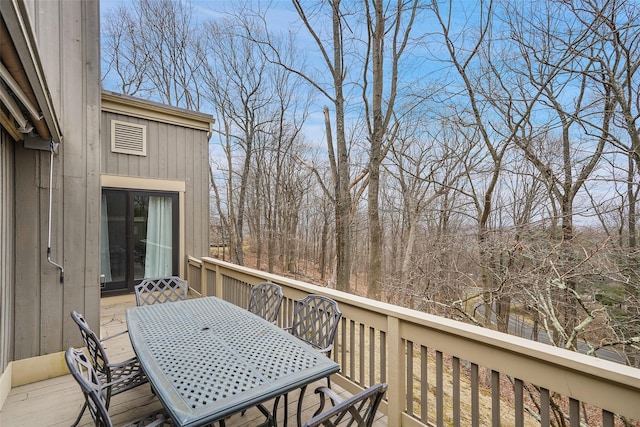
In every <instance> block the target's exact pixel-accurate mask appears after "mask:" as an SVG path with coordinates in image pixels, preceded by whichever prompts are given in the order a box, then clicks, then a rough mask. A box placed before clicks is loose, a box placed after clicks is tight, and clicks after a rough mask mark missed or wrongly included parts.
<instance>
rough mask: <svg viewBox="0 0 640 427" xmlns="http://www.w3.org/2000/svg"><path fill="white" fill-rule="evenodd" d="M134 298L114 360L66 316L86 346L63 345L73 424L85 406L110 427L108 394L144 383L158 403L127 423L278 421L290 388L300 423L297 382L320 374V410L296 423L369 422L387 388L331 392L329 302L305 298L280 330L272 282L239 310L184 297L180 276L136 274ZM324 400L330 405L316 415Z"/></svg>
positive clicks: (82, 324)
mask: <svg viewBox="0 0 640 427" xmlns="http://www.w3.org/2000/svg"><path fill="white" fill-rule="evenodd" d="M135 297H136V307H131V308H128V309H126V314H125V316H126V325H127V331H123V332H122V333H128V335H129V338H130V341H131V344H132V347H133V349H134V351H135V354H136V356H134V357H132V358H129V359H127V360H125V361H122V362H118V363H114V362H110V359H109V356H108V354H107V352H106V350H105V348H104V346H103V341H102V340H101V339H100V338H98V336H97V334H96V333H95V332H93V331H92V330H91V328H90V326H89V325H88V324H87V322H86V321H85V319H84V318H83V317H82V315H81V314H80V313H77V312H76V311H73V312H72V313H71V317H72V318H73V320H74V322H75V323H76V324H77V325H78V327H79V329H80V333H81V334H82V337H83V340H84V343H85V349H86V351H85V350H84V349H81V348H73V347H70V348H69V349H68V350H67V351H66V353H65V359H66V363H67V366H68V368H69V370H70V372H71V374H72V376H73V378H74V379H75V380H76V382H77V383H78V385H79V386H80V389H81V390H82V393H83V394H84V396H85V403H84V405H83V407H82V409H81V410H80V413H79V415H78V418H77V419H76V421H75V422H74V424H73V426H75V425H77V424H78V423H79V422H80V420H81V419H82V416H83V414H84V412H85V410H86V409H88V412H89V413H90V415H91V417H92V418H93V420H94V422H95V424H96V425H99V426H100V425H112V421H111V418H110V415H109V404H110V400H111V397H112V396H115V395H117V394H120V393H124V392H127V391H128V390H131V389H133V388H136V387H139V386H142V385H143V384H146V383H148V385H149V386H150V387H151V390H152V393H153V394H154V395H156V396H157V398H158V400H159V401H160V402H161V403H162V408H161V409H160V410H158V411H155V412H152V413H148V414H145V415H143V416H142V417H141V418H139V419H136V420H133V421H130V423H129V424H130V425H178V426H203V425H215V424H216V423H219V425H220V426H225V425H226V420H227V419H228V418H230V417H232V416H234V415H236V414H238V415H240V416H243V415H244V413H245V412H246V411H247V410H248V409H250V408H253V407H257V408H258V409H259V411H260V412H261V413H262V415H263V416H264V421H263V422H262V423H260V425H264V426H275V425H287V422H288V400H289V399H288V398H289V394H292V393H294V392H296V393H299V396H298V397H297V411H296V420H297V425H298V426H301V425H303V421H302V408H303V400H304V399H303V398H304V395H305V391H306V388H307V386H308V385H310V384H313V383H315V382H317V381H319V380H323V379H325V381H326V384H325V385H324V386H320V387H318V388H317V389H316V391H315V392H316V394H318V395H319V396H320V406H319V408H318V410H317V411H315V414H314V416H313V417H312V418H311V419H310V420H306V421H305V422H304V426H308V427H311V426H320V425H325V424H324V423H325V422H330V421H331V422H333V423H335V422H336V421H340V420H343V419H344V420H345V421H348V420H354V422H355V424H354V425H359V426H371V425H373V422H374V420H375V417H376V410H377V407H378V406H379V404H380V401H381V399H382V397H383V395H384V392H385V390H386V384H378V385H376V386H375V387H372V388H371V389H367V390H365V391H364V392H362V393H359V394H358V395H356V396H352V397H350V398H348V399H346V400H343V399H341V398H340V397H339V396H338V395H337V394H336V393H334V392H333V391H332V390H331V389H330V376H331V375H332V374H335V373H336V372H338V370H339V365H338V364H337V363H336V362H334V361H333V360H331V359H330V358H329V357H328V356H329V355H330V352H331V349H332V343H333V338H334V336H335V332H336V330H337V326H338V322H339V320H340V317H341V312H340V310H339V308H338V304H337V303H336V302H335V301H333V300H331V299H330V298H327V297H324V296H321V295H308V296H307V297H305V298H303V299H301V300H299V301H297V303H296V307H295V310H294V314H293V318H292V322H291V326H290V328H288V329H289V330H288V331H287V330H285V329H282V328H280V327H279V326H277V325H276V321H277V317H278V314H279V312H280V306H281V303H282V300H283V293H282V289H281V288H280V286H278V285H276V284H274V283H271V282H262V283H260V284H258V285H256V286H253V287H252V289H251V293H250V296H249V305H248V307H247V308H246V309H245V308H242V307H238V306H236V305H234V304H231V303H229V302H226V301H224V300H221V299H218V298H216V297H201V298H188V284H187V282H186V281H185V280H182V279H180V278H179V277H166V278H156V279H145V280H143V281H142V282H141V283H140V284H139V285H137V286H136V288H135ZM122 333H121V334H122ZM118 335H119V334H118ZM118 335H115V336H118ZM281 398H283V400H284V404H283V410H284V419H283V420H282V421H283V423H282V424H280V423H278V418H277V417H278V407H279V404H280V400H281ZM325 400H328V401H329V402H330V404H329V405H327V406H326V407H327V409H326V410H325V411H324V412H323V409H324V408H325V405H326V402H325ZM268 401H271V402H270V403H271V404H272V405H273V407H272V409H271V410H270V408H268V407H267V406H266V403H267V402H268Z"/></svg>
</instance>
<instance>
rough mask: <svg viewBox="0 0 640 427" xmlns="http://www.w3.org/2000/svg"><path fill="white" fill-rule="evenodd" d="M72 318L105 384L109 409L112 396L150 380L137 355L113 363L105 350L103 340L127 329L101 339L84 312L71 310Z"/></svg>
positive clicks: (105, 398)
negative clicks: (90, 325)
mask: <svg viewBox="0 0 640 427" xmlns="http://www.w3.org/2000/svg"><path fill="white" fill-rule="evenodd" d="M71 318H72V319H73V321H74V322H76V324H77V325H78V327H79V328H80V334H81V335H82V339H83V341H84V344H85V346H86V347H87V350H88V352H89V359H90V360H91V365H92V369H93V370H94V371H95V372H97V374H98V376H99V379H100V382H101V383H102V384H104V385H105V386H104V391H103V394H104V404H105V407H106V408H107V409H109V402H110V401H111V396H114V395H117V394H120V393H123V392H125V391H127V390H130V389H132V388H134V387H138V386H139V385H142V384H145V383H147V382H148V380H147V376H146V375H145V373H144V371H143V370H142V368H141V366H140V362H139V361H138V359H137V358H136V357H132V358H130V359H127V360H124V361H122V362H118V363H111V362H109V358H108V356H107V353H106V351H105V350H104V347H103V345H102V343H103V342H105V341H107V340H109V339H111V338H115V337H117V336H120V335H122V334H125V333H127V331H123V332H121V333H119V334H116V335H113V336H110V337H108V338H106V339H104V340H100V339H99V338H98V336H97V335H96V334H95V332H93V331H92V330H91V328H90V327H89V325H88V323H87V321H86V320H85V319H84V317H83V316H82V314H80V313H78V312H77V311H75V310H74V311H72V312H71ZM87 402H88V401H85V404H84V406H83V407H82V410H81V411H80V414H78V418H76V421H75V422H74V423H73V425H72V427H75V426H76V425H78V423H79V422H80V419H81V418H82V415H83V414H84V411H85V409H86V408H87Z"/></svg>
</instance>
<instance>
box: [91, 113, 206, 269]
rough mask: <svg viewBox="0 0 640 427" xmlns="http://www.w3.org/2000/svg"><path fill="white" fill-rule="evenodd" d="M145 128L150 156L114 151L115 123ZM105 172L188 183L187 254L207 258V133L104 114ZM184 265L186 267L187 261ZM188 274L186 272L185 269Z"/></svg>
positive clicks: (186, 190) (102, 146) (124, 116)
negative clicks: (112, 126) (112, 124)
mask: <svg viewBox="0 0 640 427" xmlns="http://www.w3.org/2000/svg"><path fill="white" fill-rule="evenodd" d="M112 120H118V121H123V122H128V123H135V124H139V125H144V126H146V128H147V155H146V156H138V155H131V154H122V153H113V152H111V121H112ZM101 126H102V129H103V132H102V135H101V138H102V144H101V156H102V173H103V174H106V175H119V176H126V177H135V178H151V179H159V180H172V181H181V182H184V183H185V194H184V199H185V212H184V216H185V218H184V224H185V226H184V236H182V238H183V239H184V245H185V246H184V249H185V255H192V256H196V257H200V256H207V255H208V248H209V225H208V224H209V169H208V168H209V144H208V138H207V134H206V132H204V131H202V130H198V129H192V128H189V127H183V126H178V125H174V124H168V123H161V122H157V121H152V120H147V119H141V118H138V117H132V116H127V115H122V114H116V113H111V112H103V113H102V123H101ZM180 264H181V265H182V266H183V267H184V268H186V264H187V260H186V259H181V260H180ZM185 271H186V270H185Z"/></svg>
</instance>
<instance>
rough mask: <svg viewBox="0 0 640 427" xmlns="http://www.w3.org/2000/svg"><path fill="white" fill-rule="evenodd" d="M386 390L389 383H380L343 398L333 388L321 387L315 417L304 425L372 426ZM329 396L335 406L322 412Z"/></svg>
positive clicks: (318, 391) (314, 426)
mask: <svg viewBox="0 0 640 427" xmlns="http://www.w3.org/2000/svg"><path fill="white" fill-rule="evenodd" d="M385 391H387V384H385V383H380V384H376V385H374V386H371V387H369V388H368V389H366V390H364V391H361V392H360V393H358V394H356V395H354V396H352V397H350V398H348V399H345V400H342V399H341V398H340V397H339V396H338V395H337V394H336V393H334V392H333V391H332V390H331V389H329V388H327V387H319V388H317V389H316V393H318V394H320V407H319V408H318V410H317V411H316V412H315V414H313V418H311V419H310V420H309V421H307V422H306V423H305V424H304V426H303V427H320V426H324V427H334V426H337V425H341V426H346V427H349V426H358V427H371V426H372V425H373V421H374V419H375V417H376V411H377V410H378V406H380V402H381V401H382V398H383V396H384V393H385ZM327 398H328V399H329V400H331V403H332V404H333V405H334V406H333V407H332V408H330V409H327V410H326V411H325V412H322V410H323V409H324V405H325V401H326V399H327Z"/></svg>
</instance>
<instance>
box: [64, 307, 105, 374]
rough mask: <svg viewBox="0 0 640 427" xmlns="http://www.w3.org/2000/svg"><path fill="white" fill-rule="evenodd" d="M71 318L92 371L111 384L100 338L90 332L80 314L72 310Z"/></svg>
mask: <svg viewBox="0 0 640 427" xmlns="http://www.w3.org/2000/svg"><path fill="white" fill-rule="evenodd" d="M71 318H72V319H73V321H74V322H76V324H77V325H78V327H79V328H80V335H82V339H83V341H84V345H85V346H86V347H87V350H88V351H89V358H90V359H91V365H92V367H93V369H94V370H95V371H97V372H98V373H99V374H101V375H102V378H103V380H104V381H106V382H111V370H110V369H109V367H108V365H109V359H108V357H107V353H106V352H105V351H104V347H102V343H101V342H100V338H98V336H97V335H96V334H95V332H93V331H92V330H91V328H90V327H89V324H88V323H87V321H86V320H85V319H84V317H83V316H82V314H80V313H78V312H77V311H75V310H74V311H72V312H71Z"/></svg>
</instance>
